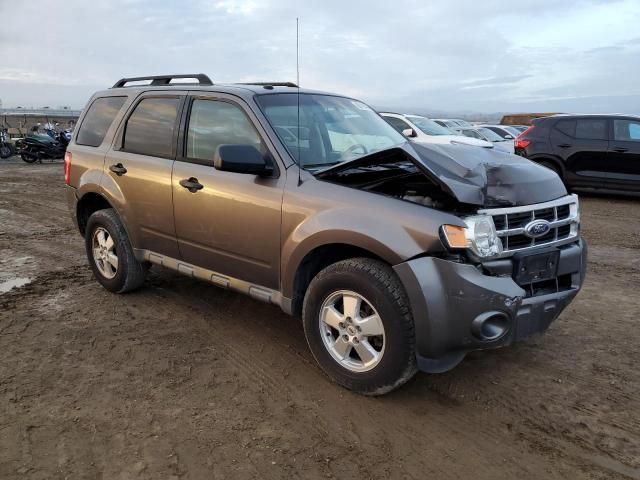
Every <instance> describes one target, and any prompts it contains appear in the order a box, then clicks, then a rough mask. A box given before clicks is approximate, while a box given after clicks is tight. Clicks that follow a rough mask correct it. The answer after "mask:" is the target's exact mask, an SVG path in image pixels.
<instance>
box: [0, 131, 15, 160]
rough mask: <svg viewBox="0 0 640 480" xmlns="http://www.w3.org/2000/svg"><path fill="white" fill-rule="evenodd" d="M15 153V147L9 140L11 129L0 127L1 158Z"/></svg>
mask: <svg viewBox="0 0 640 480" xmlns="http://www.w3.org/2000/svg"><path fill="white" fill-rule="evenodd" d="M14 154H15V149H14V148H13V145H12V144H11V142H9V131H8V130H7V129H6V128H0V158H9V157H10V156H11V155H14Z"/></svg>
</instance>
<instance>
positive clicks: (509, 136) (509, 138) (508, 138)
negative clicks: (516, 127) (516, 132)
mask: <svg viewBox="0 0 640 480" xmlns="http://www.w3.org/2000/svg"><path fill="white" fill-rule="evenodd" d="M504 138H506V139H507V140H513V135H505V136H504Z"/></svg>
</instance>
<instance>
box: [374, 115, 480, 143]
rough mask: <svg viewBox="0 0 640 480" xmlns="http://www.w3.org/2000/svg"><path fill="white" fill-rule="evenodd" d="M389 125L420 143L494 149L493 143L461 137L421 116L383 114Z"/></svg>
mask: <svg viewBox="0 0 640 480" xmlns="http://www.w3.org/2000/svg"><path fill="white" fill-rule="evenodd" d="M380 115H381V116H382V118H384V119H385V120H386V121H387V123H389V125H391V126H392V127H393V128H395V129H396V130H397V131H398V132H400V133H402V134H403V135H404V136H405V137H408V138H410V139H411V140H413V141H414V142H418V143H440V144H442V143H460V144H463V145H473V146H475V147H485V148H493V143H491V142H487V141H485V140H481V139H477V138H471V137H468V136H463V135H459V134H457V133H455V132H453V131H452V130H449V129H448V128H446V127H443V126H441V125H439V124H437V123H436V122H434V121H433V120H431V119H429V118H426V117H422V116H420V115H404V114H401V113H381V114H380Z"/></svg>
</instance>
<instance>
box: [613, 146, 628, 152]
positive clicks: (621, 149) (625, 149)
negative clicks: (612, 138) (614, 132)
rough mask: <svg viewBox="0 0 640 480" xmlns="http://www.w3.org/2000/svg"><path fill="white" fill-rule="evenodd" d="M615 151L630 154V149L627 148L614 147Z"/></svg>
mask: <svg viewBox="0 0 640 480" xmlns="http://www.w3.org/2000/svg"><path fill="white" fill-rule="evenodd" d="M613 151H614V152H618V153H624V152H628V151H629V149H628V148H626V147H613Z"/></svg>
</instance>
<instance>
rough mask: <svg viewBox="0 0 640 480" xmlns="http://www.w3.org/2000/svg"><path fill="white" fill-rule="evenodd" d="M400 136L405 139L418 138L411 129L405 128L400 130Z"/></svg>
mask: <svg viewBox="0 0 640 480" xmlns="http://www.w3.org/2000/svg"><path fill="white" fill-rule="evenodd" d="M402 135H404V136H405V137H407V138H415V137H417V136H418V134H417V133H416V131H415V130H414V129H413V128H405V129H404V130H402Z"/></svg>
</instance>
